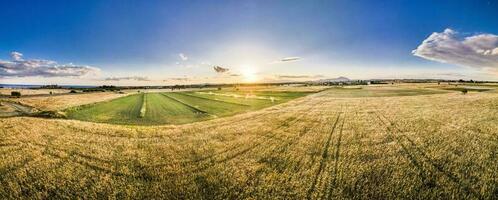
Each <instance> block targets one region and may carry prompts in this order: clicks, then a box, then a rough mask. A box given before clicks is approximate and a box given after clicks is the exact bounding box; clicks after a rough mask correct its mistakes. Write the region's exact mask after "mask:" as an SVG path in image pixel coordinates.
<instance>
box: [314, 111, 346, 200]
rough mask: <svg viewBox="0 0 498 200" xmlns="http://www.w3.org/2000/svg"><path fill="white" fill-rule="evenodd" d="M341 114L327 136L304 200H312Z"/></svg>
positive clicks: (339, 114)
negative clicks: (316, 169) (318, 164)
mask: <svg viewBox="0 0 498 200" xmlns="http://www.w3.org/2000/svg"><path fill="white" fill-rule="evenodd" d="M341 110H342V108H341ZM341 114H342V111H341V112H339V113H338V114H337V118H336V120H335V122H334V125H333V126H332V130H331V131H330V133H329V135H328V138H327V142H326V143H325V146H324V148H323V152H322V156H321V158H322V159H321V160H320V166H319V167H318V171H317V173H316V175H315V178H314V180H313V183H312V184H311V187H310V189H309V190H308V192H307V193H306V199H312V195H313V192H314V191H315V189H316V185H317V183H318V179H319V178H320V177H321V176H320V175H321V174H322V171H323V169H324V168H325V165H326V162H327V160H328V157H329V155H328V153H329V147H330V141H331V140H332V135H333V134H334V131H335V129H336V127H337V124H338V122H339V118H340V116H341Z"/></svg>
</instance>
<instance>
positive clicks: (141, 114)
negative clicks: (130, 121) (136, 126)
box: [140, 93, 147, 118]
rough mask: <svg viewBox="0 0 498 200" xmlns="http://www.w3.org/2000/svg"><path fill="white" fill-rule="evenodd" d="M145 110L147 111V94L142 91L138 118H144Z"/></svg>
mask: <svg viewBox="0 0 498 200" xmlns="http://www.w3.org/2000/svg"><path fill="white" fill-rule="evenodd" d="M146 112H147V94H146V93H144V94H143V95H142V107H141V108H140V118H144V117H145V113H146Z"/></svg>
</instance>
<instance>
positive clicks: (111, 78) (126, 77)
mask: <svg viewBox="0 0 498 200" xmlns="http://www.w3.org/2000/svg"><path fill="white" fill-rule="evenodd" d="M104 80H105V81H124V80H133V81H150V79H149V78H148V77H145V76H124V77H108V78H105V79H104Z"/></svg>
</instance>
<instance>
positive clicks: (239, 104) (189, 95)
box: [176, 92, 250, 106]
mask: <svg viewBox="0 0 498 200" xmlns="http://www.w3.org/2000/svg"><path fill="white" fill-rule="evenodd" d="M176 94H180V95H183V96H188V97H194V98H198V99H202V100H208V101H216V102H220V103H226V104H233V105H238V106H250V105H247V104H242V103H234V102H228V101H222V100H218V99H210V98H206V97H200V96H196V95H192V94H187V93H184V92H177V93H176Z"/></svg>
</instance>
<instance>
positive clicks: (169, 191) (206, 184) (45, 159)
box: [0, 87, 498, 199]
mask: <svg viewBox="0 0 498 200" xmlns="http://www.w3.org/2000/svg"><path fill="white" fill-rule="evenodd" d="M381 88H382V87H381ZM385 89H386V90H387V88H385ZM341 91H343V90H341ZM348 91H349V90H348ZM442 91H443V93H439V92H438V93H435V94H427V93H425V92H422V93H420V94H423V95H411V94H412V92H406V91H404V90H401V91H400V92H401V93H403V94H408V95H405V96H403V95H391V94H389V95H380V96H376V97H372V95H370V96H368V95H367V96H361V97H360V95H359V94H358V93H356V92H355V93H354V94H351V95H349V97H347V95H345V94H342V93H338V92H337V90H336V89H331V90H327V91H323V92H320V93H315V94H310V95H308V96H306V97H303V98H298V99H295V100H292V101H288V102H286V103H281V104H278V105H275V106H272V107H267V108H264V109H260V110H257V111H253V112H247V113H243V114H238V115H234V116H229V117H224V118H217V119H213V120H209V121H203V122H197V123H192V124H184V125H166V126H120V125H112V124H100V123H92V122H82V121H76V120H63V119H41V118H29V117H13V118H0V141H1V142H0V157H1V159H0V184H1V185H2V187H0V196H2V197H3V198H22V197H35V198H49V197H50V198H99V197H102V196H110V197H111V198H164V199H268V198H278V199H399V198H407V197H409V198H410V199H455V198H456V199H495V198H496V194H498V193H497V192H498V182H497V180H498V174H497V173H496V172H497V171H498V164H497V163H498V157H497V156H496V155H497V153H498V152H497V150H498V132H497V131H496V130H498V123H496V122H497V120H498V110H497V109H496V108H497V107H498V93H494V92H470V93H468V94H466V95H463V94H461V93H460V92H452V91H444V90H442ZM338 94H339V95H338ZM367 94H368V93H367ZM147 95H148V96H147V101H148V104H147V111H149V109H150V108H154V107H159V106H172V107H176V111H175V112H176V113H177V114H178V115H184V114H187V113H188V114H191V115H195V112H190V111H189V110H187V109H185V107H182V106H181V103H178V102H175V101H173V100H172V101H169V102H168V98H166V96H165V95H163V94H147ZM168 95H169V94H168ZM181 95H184V94H174V95H173V96H172V97H175V98H178V99H180V97H182V96H181ZM186 95H195V93H194V94H186ZM362 95H363V94H362ZM203 97H206V98H209V96H203ZM134 98H136V99H137V100H136V101H137V102H139V101H140V99H142V98H141V96H140V95H132V96H129V97H125V98H120V99H116V101H118V100H119V101H132V100H134ZM154 99H157V100H154ZM187 99H188V98H187ZM149 100H150V101H149ZM182 100H185V101H186V99H182ZM190 100H191V99H190ZM218 100H220V101H225V99H218ZM191 101H192V102H194V100H191ZM163 102H168V103H163ZM192 102H189V103H192ZM213 103H214V102H213ZM140 105H141V104H140ZM206 108H209V107H202V105H201V104H200V105H199V109H206ZM101 109H108V112H109V113H119V112H130V113H133V114H134V115H135V114H136V115H135V116H137V118H138V115H139V110H140V106H137V107H129V108H127V109H126V110H120V109H118V108H113V109H109V108H101ZM152 110H154V109H152ZM168 110H175V109H173V108H168ZM192 113H194V114H192ZM147 115H150V118H157V117H156V116H162V114H154V113H149V112H147V114H146V117H145V118H147V117H148V116H147ZM145 118H144V119H145ZM123 120H128V119H123ZM41 127H43V128H41Z"/></svg>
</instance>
